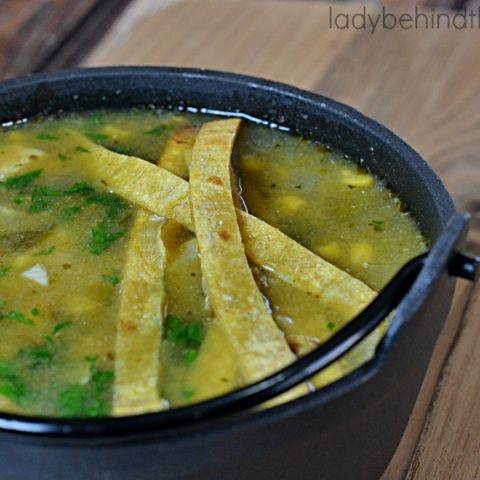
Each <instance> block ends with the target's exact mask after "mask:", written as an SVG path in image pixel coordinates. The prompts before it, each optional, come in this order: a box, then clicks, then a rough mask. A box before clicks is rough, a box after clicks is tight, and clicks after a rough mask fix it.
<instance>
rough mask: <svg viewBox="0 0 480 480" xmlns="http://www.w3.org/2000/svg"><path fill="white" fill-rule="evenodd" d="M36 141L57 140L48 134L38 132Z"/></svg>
mask: <svg viewBox="0 0 480 480" xmlns="http://www.w3.org/2000/svg"><path fill="white" fill-rule="evenodd" d="M37 138H38V140H57V137H55V136H54V135H50V134H49V133H45V132H40V133H39V134H38V135H37Z"/></svg>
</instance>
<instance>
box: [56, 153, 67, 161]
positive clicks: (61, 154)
mask: <svg viewBox="0 0 480 480" xmlns="http://www.w3.org/2000/svg"><path fill="white" fill-rule="evenodd" d="M58 158H59V159H60V160H68V159H69V157H68V156H67V155H65V154H64V153H59V154H58Z"/></svg>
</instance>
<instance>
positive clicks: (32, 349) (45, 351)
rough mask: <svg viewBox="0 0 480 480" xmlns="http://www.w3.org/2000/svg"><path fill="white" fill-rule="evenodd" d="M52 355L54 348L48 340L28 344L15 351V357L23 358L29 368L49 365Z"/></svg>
mask: <svg viewBox="0 0 480 480" xmlns="http://www.w3.org/2000/svg"><path fill="white" fill-rule="evenodd" d="M54 356H55V352H54V348H53V346H52V344H51V342H49V341H48V340H46V341H45V342H44V343H43V344H40V345H29V346H28V347H26V348H22V349H21V350H19V351H18V352H17V358H18V359H19V360H23V361H24V362H25V363H26V366H27V368H28V369H30V370H36V369H38V368H42V367H48V366H50V364H51V363H52V360H53V357H54Z"/></svg>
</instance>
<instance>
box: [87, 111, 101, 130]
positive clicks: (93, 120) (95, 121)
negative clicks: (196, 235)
mask: <svg viewBox="0 0 480 480" xmlns="http://www.w3.org/2000/svg"><path fill="white" fill-rule="evenodd" d="M88 123H90V125H94V126H96V127H98V126H99V125H102V124H103V116H102V114H101V113H100V112H93V113H92V114H90V116H89V117H88Z"/></svg>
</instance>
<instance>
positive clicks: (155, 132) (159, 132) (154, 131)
mask: <svg viewBox="0 0 480 480" xmlns="http://www.w3.org/2000/svg"><path fill="white" fill-rule="evenodd" d="M166 129H167V127H164V126H161V127H156V128H152V129H151V130H147V131H146V132H143V134H144V135H156V136H160V135H162V133H163V132H164V131H165V130H166Z"/></svg>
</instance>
